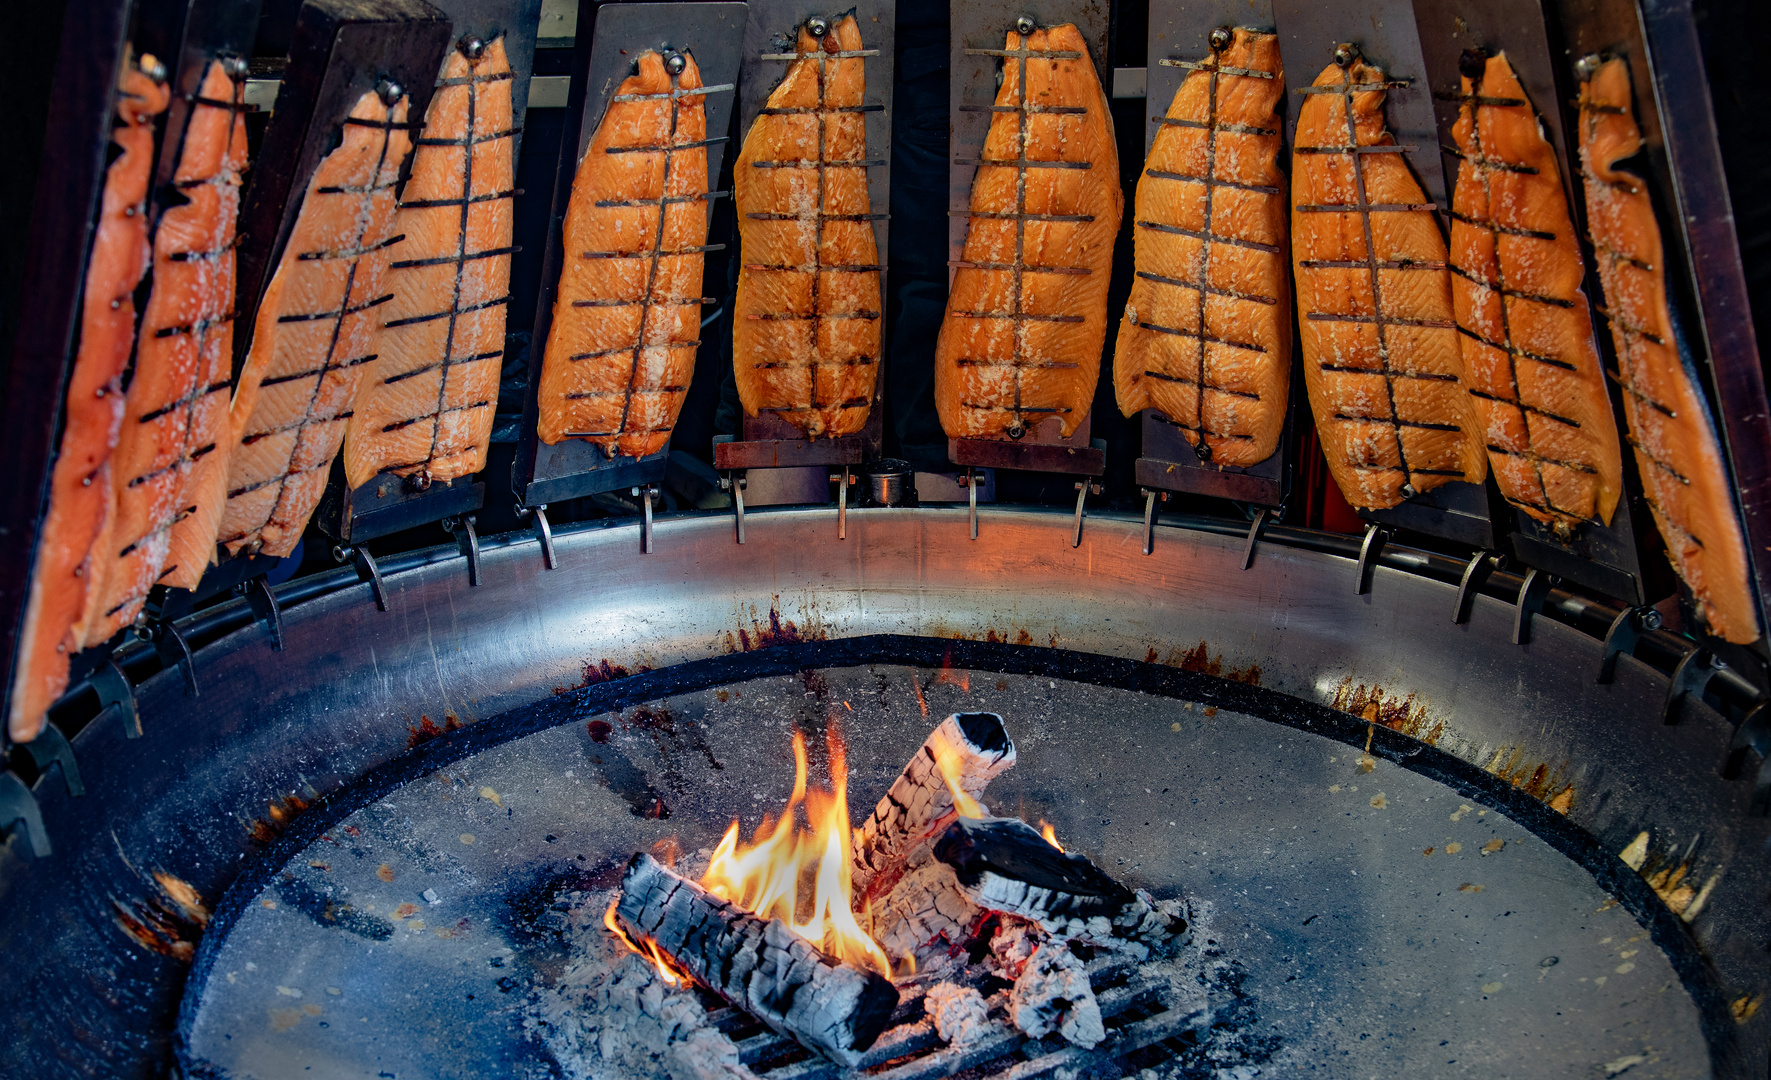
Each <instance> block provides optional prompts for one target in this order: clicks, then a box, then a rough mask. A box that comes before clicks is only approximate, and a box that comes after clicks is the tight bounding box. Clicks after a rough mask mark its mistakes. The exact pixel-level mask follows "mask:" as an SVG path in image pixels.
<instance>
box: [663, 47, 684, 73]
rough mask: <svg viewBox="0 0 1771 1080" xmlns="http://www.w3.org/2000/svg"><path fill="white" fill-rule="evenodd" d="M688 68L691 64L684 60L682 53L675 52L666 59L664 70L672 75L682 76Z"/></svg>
mask: <svg viewBox="0 0 1771 1080" xmlns="http://www.w3.org/2000/svg"><path fill="white" fill-rule="evenodd" d="M688 66H689V62H688V61H687V60H684V59H683V54H682V53H677V52H673V53H669V54H667V55H666V56H665V57H664V70H665V71H668V72H670V73H671V74H672V75H681V74H682V73H683V69H685V68H687V67H688Z"/></svg>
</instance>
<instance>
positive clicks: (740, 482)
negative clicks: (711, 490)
mask: <svg viewBox="0 0 1771 1080" xmlns="http://www.w3.org/2000/svg"><path fill="white" fill-rule="evenodd" d="M748 483H749V481H748V480H747V479H745V478H744V477H743V476H740V475H738V474H737V473H730V474H728V475H727V476H726V477H725V478H724V479H722V480H721V481H720V482H719V489H720V490H721V491H729V492H731V493H732V513H733V515H734V517H735V518H736V521H737V528H738V542H739V543H740V544H742V543H743V542H744V487H745V485H746V484H748Z"/></svg>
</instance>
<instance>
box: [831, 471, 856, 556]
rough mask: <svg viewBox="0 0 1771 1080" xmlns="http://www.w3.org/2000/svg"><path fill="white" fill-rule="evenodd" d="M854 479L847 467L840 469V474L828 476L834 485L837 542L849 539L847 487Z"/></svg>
mask: <svg viewBox="0 0 1771 1080" xmlns="http://www.w3.org/2000/svg"><path fill="white" fill-rule="evenodd" d="M855 479H856V477H855V476H854V475H853V474H852V473H850V472H849V467H848V466H847V465H844V466H843V467H842V472H840V473H831V474H830V482H831V483H833V484H835V485H836V538H837V539H838V540H847V539H848V538H849V485H850V484H853V483H854V482H855Z"/></svg>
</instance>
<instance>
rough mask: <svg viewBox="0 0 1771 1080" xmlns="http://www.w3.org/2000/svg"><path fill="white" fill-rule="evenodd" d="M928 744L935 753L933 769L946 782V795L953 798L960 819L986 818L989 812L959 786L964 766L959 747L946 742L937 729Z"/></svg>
mask: <svg viewBox="0 0 1771 1080" xmlns="http://www.w3.org/2000/svg"><path fill="white" fill-rule="evenodd" d="M929 743H930V747H931V749H933V750H934V752H935V768H937V769H939V770H940V772H941V779H942V780H945V781H946V782H947V793H948V794H950V795H952V796H953V808H954V809H955V810H957V811H959V814H960V816H961V817H969V818H983V817H986V816H988V814H989V811H987V810H985V809H984V804H983V803H980V802H979V801H978V800H976V799H974V798H972V796H971V794H970V793H969V792H967V791H966V790H965V789H964V788H962V787H960V786H959V777H960V774H961V772H962V771H963V769H962V765H963V764H964V763H963V762H962V761H961V759H960V756H959V747H957V746H954V745H953V744H952V743H950V742H948V741H947V740H946V738H944V737H943V736H942V734H941V729H939V728H936V729H935V737H934V738H932V739H930V740H929Z"/></svg>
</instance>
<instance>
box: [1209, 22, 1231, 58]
mask: <svg viewBox="0 0 1771 1080" xmlns="http://www.w3.org/2000/svg"><path fill="white" fill-rule="evenodd" d="M1229 47H1230V28H1229V27H1228V26H1220V27H1218V28H1217V29H1215V30H1213V31H1212V32H1211V51H1212V52H1223V51H1224V50H1225V49H1228V48H1229Z"/></svg>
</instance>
